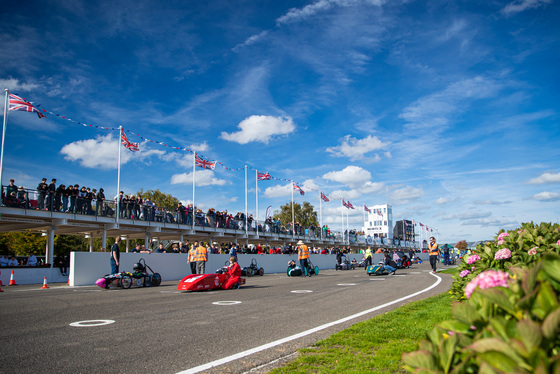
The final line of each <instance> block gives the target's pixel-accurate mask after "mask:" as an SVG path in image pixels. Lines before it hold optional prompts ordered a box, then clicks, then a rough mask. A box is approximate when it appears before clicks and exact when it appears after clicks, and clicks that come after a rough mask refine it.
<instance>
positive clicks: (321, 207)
mask: <svg viewBox="0 0 560 374" xmlns="http://www.w3.org/2000/svg"><path fill="white" fill-rule="evenodd" d="M321 194H322V192H321V191H319V214H320V217H321V240H323V198H322V197H321Z"/></svg>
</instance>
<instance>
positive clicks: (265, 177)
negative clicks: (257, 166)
mask: <svg viewBox="0 0 560 374" xmlns="http://www.w3.org/2000/svg"><path fill="white" fill-rule="evenodd" d="M271 178H272V177H271V176H270V174H269V173H268V172H267V173H261V172H260V171H257V180H260V181H268V180H270V179H271Z"/></svg>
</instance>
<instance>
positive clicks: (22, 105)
mask: <svg viewBox="0 0 560 374" xmlns="http://www.w3.org/2000/svg"><path fill="white" fill-rule="evenodd" d="M9 108H10V110H21V111H23V112H35V113H37V115H38V116H39V118H43V117H46V116H45V115H44V114H43V113H41V112H40V111H39V109H37V107H35V106H33V104H31V103H30V102H29V101H27V100H25V99H23V98H21V97H19V96H17V95H14V94H10V98H9Z"/></svg>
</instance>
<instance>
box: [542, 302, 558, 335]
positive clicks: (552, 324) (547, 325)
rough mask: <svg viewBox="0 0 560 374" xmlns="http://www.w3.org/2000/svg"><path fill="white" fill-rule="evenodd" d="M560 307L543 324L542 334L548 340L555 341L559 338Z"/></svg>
mask: <svg viewBox="0 0 560 374" xmlns="http://www.w3.org/2000/svg"><path fill="white" fill-rule="evenodd" d="M559 329H560V306H557V307H556V310H554V311H553V312H552V313H550V314H549V315H548V316H547V317H546V318H545V320H544V322H543V324H542V332H543V334H544V336H545V337H546V338H547V339H553V338H554V337H555V336H558V334H559V333H560V331H558V330H559Z"/></svg>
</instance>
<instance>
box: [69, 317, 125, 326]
mask: <svg viewBox="0 0 560 374" xmlns="http://www.w3.org/2000/svg"><path fill="white" fill-rule="evenodd" d="M111 323H115V321H113V320H112V319H92V320H89V321H79V322H72V323H71V324H70V326H72V327H95V326H105V325H110V324H111Z"/></svg>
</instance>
